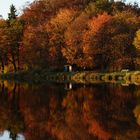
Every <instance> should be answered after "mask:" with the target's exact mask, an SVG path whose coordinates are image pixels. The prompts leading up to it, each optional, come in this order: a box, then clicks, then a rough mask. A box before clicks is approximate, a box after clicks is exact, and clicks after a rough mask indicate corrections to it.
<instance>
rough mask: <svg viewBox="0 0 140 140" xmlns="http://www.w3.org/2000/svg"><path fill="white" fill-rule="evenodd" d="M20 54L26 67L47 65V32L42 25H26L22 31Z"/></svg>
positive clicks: (43, 66) (44, 66)
mask: <svg viewBox="0 0 140 140" xmlns="http://www.w3.org/2000/svg"><path fill="white" fill-rule="evenodd" d="M21 53H22V54H21V56H22V60H23V63H24V64H25V65H27V66H28V68H41V67H42V68H46V67H48V61H49V60H48V33H47V32H45V28H44V26H41V25H40V26H38V27H36V28H34V27H33V26H28V27H27V28H26V30H25V31H24V35H23V41H22V49H21Z"/></svg>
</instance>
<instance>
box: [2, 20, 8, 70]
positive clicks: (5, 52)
mask: <svg viewBox="0 0 140 140" xmlns="http://www.w3.org/2000/svg"><path fill="white" fill-rule="evenodd" d="M0 62H1V71H2V73H4V68H5V65H6V64H7V62H8V44H7V35H6V21H5V20H0Z"/></svg>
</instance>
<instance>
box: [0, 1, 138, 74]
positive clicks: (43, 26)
mask: <svg viewBox="0 0 140 140" xmlns="http://www.w3.org/2000/svg"><path fill="white" fill-rule="evenodd" d="M139 49H140V8H139V6H138V5H137V4H136V3H134V4H126V3H124V2H123V1H114V0H37V1H34V2H33V3H31V4H30V5H28V6H27V7H26V8H25V9H23V12H22V15H20V16H17V15H16V9H15V7H14V6H13V5H12V6H11V7H10V13H9V14H8V19H7V20H4V19H1V20H0V66H1V71H2V72H6V71H19V70H25V69H38V68H39V69H49V70H61V69H62V68H63V65H64V64H71V65H74V66H75V67H77V68H81V69H90V70H97V71H117V70H121V69H123V68H125V69H126V68H128V69H131V70H135V69H138V64H139V63H140V62H139Z"/></svg>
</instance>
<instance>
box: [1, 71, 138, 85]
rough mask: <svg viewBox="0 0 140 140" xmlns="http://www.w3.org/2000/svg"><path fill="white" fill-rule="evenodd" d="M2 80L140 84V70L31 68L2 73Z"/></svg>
mask: <svg viewBox="0 0 140 140" xmlns="http://www.w3.org/2000/svg"><path fill="white" fill-rule="evenodd" d="M1 79H2V80H17V81H21V82H34V83H42V82H59V83H61V82H62V83H65V82H74V83H84V84H85V83H103V82H106V83H121V84H124V85H127V84H136V85H140V71H131V72H112V73H97V72H93V71H82V72H50V71H47V70H30V71H20V72H15V73H8V74H3V75H1Z"/></svg>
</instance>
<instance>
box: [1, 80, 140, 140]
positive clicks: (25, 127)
mask: <svg viewBox="0 0 140 140" xmlns="http://www.w3.org/2000/svg"><path fill="white" fill-rule="evenodd" d="M68 88H70V89H68ZM0 140H140V86H134V85H130V86H125V87H124V86H121V85H113V84H108V85H107V84H98V85H63V84H44V85H28V84H19V83H8V82H6V81H5V82H1V84H0Z"/></svg>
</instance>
